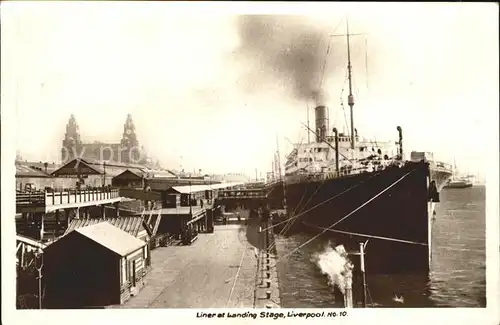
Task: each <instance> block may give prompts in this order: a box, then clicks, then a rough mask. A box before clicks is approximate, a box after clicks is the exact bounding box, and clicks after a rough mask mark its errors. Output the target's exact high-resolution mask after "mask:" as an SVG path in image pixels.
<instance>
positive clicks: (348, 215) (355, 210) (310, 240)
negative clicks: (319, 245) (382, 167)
mask: <svg viewBox="0 0 500 325" xmlns="http://www.w3.org/2000/svg"><path fill="white" fill-rule="evenodd" d="M415 170H416V169H412V170H410V171H409V172H407V173H406V174H404V175H403V176H401V177H400V178H399V179H397V180H396V181H395V182H393V183H392V184H391V185H389V186H388V187H386V188H385V189H383V190H382V191H380V192H379V193H378V194H376V195H375V196H373V197H372V198H371V199H369V200H368V201H366V202H365V203H363V204H361V205H360V206H359V207H357V208H356V209H354V210H352V211H351V212H349V213H348V214H347V215H345V216H344V217H343V218H341V219H340V220H338V221H336V222H334V223H333V224H332V225H331V226H329V227H328V228H325V229H324V230H323V231H322V232H320V233H319V234H317V235H315V236H313V237H311V238H310V239H309V240H307V241H306V242H305V243H303V244H301V245H300V246H298V247H297V248H296V249H294V250H292V251H291V252H289V253H287V254H285V255H284V256H282V257H281V258H280V259H279V260H278V261H281V260H282V259H284V258H285V257H288V256H290V255H291V254H293V253H295V252H296V251H298V250H299V249H301V248H302V247H304V246H305V245H307V244H309V243H310V242H312V241H313V240H314V239H316V238H318V237H319V236H321V235H323V234H324V233H325V232H326V231H327V230H329V229H331V228H333V227H335V226H336V225H337V224H339V223H340V222H342V221H344V220H345V219H347V218H348V217H350V216H351V215H352V214H354V213H356V212H357V211H358V210H360V209H362V208H363V207H365V206H366V205H367V204H369V203H370V202H372V201H373V200H375V199H376V198H378V197H379V196H380V195H382V194H383V193H385V192H386V191H388V190H389V189H391V188H392V187H393V186H394V185H396V184H398V183H399V182H400V181H402V180H403V179H404V178H406V177H407V176H408V175H410V174H411V173H413V172H414V171H415ZM278 261H276V262H278Z"/></svg>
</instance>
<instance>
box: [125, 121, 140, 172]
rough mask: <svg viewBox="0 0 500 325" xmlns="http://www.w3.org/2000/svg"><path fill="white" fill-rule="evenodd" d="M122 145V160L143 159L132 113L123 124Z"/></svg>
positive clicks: (134, 161)
mask: <svg viewBox="0 0 500 325" xmlns="http://www.w3.org/2000/svg"><path fill="white" fill-rule="evenodd" d="M121 146H122V150H121V162H123V163H139V160H140V159H141V148H140V147H139V141H137V135H136V134H135V125H134V121H132V115H130V114H128V115H127V120H126V121H125V125H124V126H123V136H122V141H121Z"/></svg>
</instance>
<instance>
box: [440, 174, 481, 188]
mask: <svg viewBox="0 0 500 325" xmlns="http://www.w3.org/2000/svg"><path fill="white" fill-rule="evenodd" d="M471 179H472V176H470V175H467V176H463V177H460V178H458V179H450V181H449V182H448V183H447V184H446V185H445V186H444V188H468V187H472V186H474V184H473V182H472V180H471Z"/></svg>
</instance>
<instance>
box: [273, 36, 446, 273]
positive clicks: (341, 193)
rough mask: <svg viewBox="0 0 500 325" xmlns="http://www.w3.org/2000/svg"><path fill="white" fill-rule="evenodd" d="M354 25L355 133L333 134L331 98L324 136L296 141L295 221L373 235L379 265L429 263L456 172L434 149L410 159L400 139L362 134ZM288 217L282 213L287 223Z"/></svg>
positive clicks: (342, 236) (292, 168)
mask: <svg viewBox="0 0 500 325" xmlns="http://www.w3.org/2000/svg"><path fill="white" fill-rule="evenodd" d="M349 37H350V36H349V29H348V27H347V61H348V62H347V69H348V81H349V95H348V105H349V107H350V112H351V125H350V135H344V134H342V133H341V134H338V132H337V130H336V129H335V128H334V129H333V133H334V135H333V136H330V135H329V134H328V131H329V125H328V117H327V114H326V111H327V109H326V107H325V105H324V103H317V107H316V109H315V118H316V131H313V130H311V129H309V127H308V129H309V131H310V132H311V133H313V134H314V135H315V136H316V142H312V143H307V144H296V145H294V149H293V151H292V152H291V153H290V154H289V155H288V157H287V162H286V165H285V184H284V185H285V196H286V203H287V211H288V217H289V218H291V219H290V222H293V223H295V225H297V226H300V230H306V229H307V230H309V231H313V232H314V233H320V232H329V233H331V234H333V235H334V238H335V239H336V242H337V243H339V244H344V245H345V246H346V247H348V249H356V248H357V247H358V246H359V242H366V240H369V242H370V243H369V246H368V247H369V250H370V251H371V252H373V253H372V254H368V255H367V256H366V260H365V263H366V265H367V268H368V267H369V268H370V271H371V272H390V271H396V270H399V271H401V270H418V269H421V270H428V268H429V262H430V259H431V235H432V232H431V228H432V219H433V215H434V209H435V204H436V203H437V202H439V191H440V190H441V188H442V187H443V185H444V184H445V183H446V181H447V179H448V178H449V177H450V176H451V171H450V170H449V168H447V167H446V166H444V164H440V163H436V162H434V161H432V160H429V154H426V153H419V152H412V153H411V159H410V160H409V161H406V160H405V159H404V154H403V143H402V142H403V141H402V137H403V136H402V129H401V128H400V127H397V130H398V132H399V141H398V142H396V143H393V142H374V141H366V140H363V139H360V137H359V136H358V134H357V130H356V129H355V128H354V119H353V106H354V96H353V95H352V85H351V84H352V82H351V78H352V76H351V59H350V48H349ZM283 222H285V221H284V220H279V219H276V220H275V224H276V223H283Z"/></svg>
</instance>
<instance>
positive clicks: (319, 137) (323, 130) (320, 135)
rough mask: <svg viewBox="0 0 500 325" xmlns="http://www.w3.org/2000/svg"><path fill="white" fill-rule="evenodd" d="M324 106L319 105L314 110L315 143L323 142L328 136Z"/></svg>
mask: <svg viewBox="0 0 500 325" xmlns="http://www.w3.org/2000/svg"><path fill="white" fill-rule="evenodd" d="M326 110H327V108H326V106H324V105H319V106H317V107H316V109H315V116H316V142H323V141H325V140H326V137H327V136H328V134H327V132H328V129H329V127H328V124H329V123H328V122H329V121H328V117H327V114H326Z"/></svg>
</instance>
